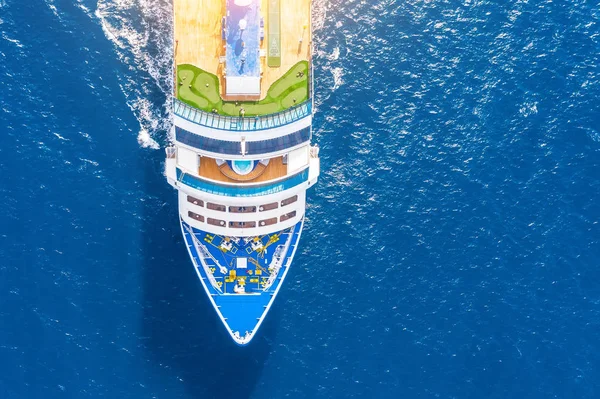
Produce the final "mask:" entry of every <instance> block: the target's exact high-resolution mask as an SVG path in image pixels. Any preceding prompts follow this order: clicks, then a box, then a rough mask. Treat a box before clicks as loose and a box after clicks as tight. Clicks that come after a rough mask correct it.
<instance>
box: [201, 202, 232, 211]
mask: <svg viewBox="0 0 600 399" xmlns="http://www.w3.org/2000/svg"><path fill="white" fill-rule="evenodd" d="M206 208H208V209H210V210H213V211H219V212H226V211H227V208H226V207H225V205H219V204H213V203H212V202H207V203H206Z"/></svg>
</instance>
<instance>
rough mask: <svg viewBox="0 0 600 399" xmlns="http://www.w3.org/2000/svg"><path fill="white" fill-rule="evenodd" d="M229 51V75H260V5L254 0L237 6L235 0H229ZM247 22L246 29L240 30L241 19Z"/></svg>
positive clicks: (227, 64)
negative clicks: (244, 5)
mask: <svg viewBox="0 0 600 399" xmlns="http://www.w3.org/2000/svg"><path fill="white" fill-rule="evenodd" d="M227 14H228V17H227V22H226V25H227V33H226V36H227V51H226V67H227V75H228V76H249V77H258V76H259V75H260V62H259V50H260V41H259V40H260V6H259V5H258V1H257V0H253V1H252V3H251V4H250V5H249V6H246V7H239V6H236V5H235V3H234V1H233V0H228V1H227ZM242 19H245V20H246V22H247V25H246V29H244V30H243V31H242V30H240V20H242Z"/></svg>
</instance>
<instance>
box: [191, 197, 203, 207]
mask: <svg viewBox="0 0 600 399" xmlns="http://www.w3.org/2000/svg"><path fill="white" fill-rule="evenodd" d="M187 200H188V202H190V203H192V204H194V205H198V206H204V201H202V200H201V199H198V198H194V197H192V196H191V195H188V196H187Z"/></svg>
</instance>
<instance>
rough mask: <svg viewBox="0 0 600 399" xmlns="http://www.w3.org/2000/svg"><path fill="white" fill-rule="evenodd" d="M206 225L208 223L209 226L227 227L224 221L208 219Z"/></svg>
mask: <svg viewBox="0 0 600 399" xmlns="http://www.w3.org/2000/svg"><path fill="white" fill-rule="evenodd" d="M206 223H208V224H212V225H213V226H221V227H225V221H224V220H219V219H213V218H208V219H207V220H206Z"/></svg>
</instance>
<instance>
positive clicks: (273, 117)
mask: <svg viewBox="0 0 600 399" xmlns="http://www.w3.org/2000/svg"><path fill="white" fill-rule="evenodd" d="M173 112H174V113H175V115H177V116H179V117H181V118H183V119H187V120H188V121H190V122H194V123H196V124H198V125H201V126H206V127H210V128H213V129H220V130H230V131H231V130H233V131H240V130H241V131H256V130H265V129H273V128H276V127H280V126H284V125H287V124H290V123H292V122H296V121H298V120H300V119H302V118H304V117H306V116H308V115H311V113H312V99H308V100H306V101H305V102H303V103H301V104H298V105H295V106H293V107H291V108H288V109H286V110H284V111H281V112H278V113H275V114H269V115H256V116H245V117H242V116H227V115H219V114H214V113H210V112H206V111H202V110H200V109H198V108H194V107H192V106H190V105H188V104H186V103H184V102H182V101H180V100H178V99H176V98H173Z"/></svg>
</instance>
